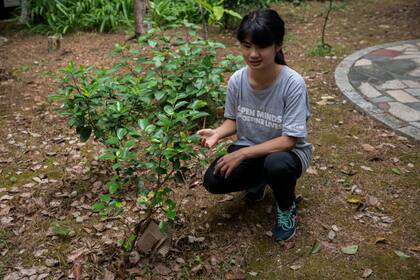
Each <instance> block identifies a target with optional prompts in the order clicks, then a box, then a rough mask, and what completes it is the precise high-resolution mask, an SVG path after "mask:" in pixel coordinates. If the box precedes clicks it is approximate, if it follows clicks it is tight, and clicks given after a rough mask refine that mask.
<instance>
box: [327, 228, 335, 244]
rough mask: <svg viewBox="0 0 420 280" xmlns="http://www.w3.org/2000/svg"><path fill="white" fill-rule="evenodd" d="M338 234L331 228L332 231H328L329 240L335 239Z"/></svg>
mask: <svg viewBox="0 0 420 280" xmlns="http://www.w3.org/2000/svg"><path fill="white" fill-rule="evenodd" d="M336 236H337V234H336V233H335V231H334V230H330V232H328V239H329V240H331V241H332V240H334V238H335V237H336Z"/></svg>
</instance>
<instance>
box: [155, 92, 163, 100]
mask: <svg viewBox="0 0 420 280" xmlns="http://www.w3.org/2000/svg"><path fill="white" fill-rule="evenodd" d="M163 97H165V92H163V91H157V92H155V98H156V100H157V101H160V100H161V99H162V98H163Z"/></svg>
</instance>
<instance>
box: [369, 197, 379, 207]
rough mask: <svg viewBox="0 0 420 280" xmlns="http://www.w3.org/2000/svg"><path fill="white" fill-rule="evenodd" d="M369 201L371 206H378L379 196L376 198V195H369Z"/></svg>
mask: <svg viewBox="0 0 420 280" xmlns="http://www.w3.org/2000/svg"><path fill="white" fill-rule="evenodd" d="M367 202H368V204H369V205H371V206H376V205H378V203H379V200H378V198H376V197H374V196H371V195H369V196H368V199H367Z"/></svg>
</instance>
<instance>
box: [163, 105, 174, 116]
mask: <svg viewBox="0 0 420 280" xmlns="http://www.w3.org/2000/svg"><path fill="white" fill-rule="evenodd" d="M163 110H164V111H165V113H166V114H168V115H172V114H173V113H174V109H173V108H172V106H169V105H166V106H165V107H164V108H163Z"/></svg>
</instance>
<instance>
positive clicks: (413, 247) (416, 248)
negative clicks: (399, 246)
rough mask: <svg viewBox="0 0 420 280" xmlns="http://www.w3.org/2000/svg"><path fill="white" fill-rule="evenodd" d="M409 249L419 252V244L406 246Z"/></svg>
mask: <svg viewBox="0 0 420 280" xmlns="http://www.w3.org/2000/svg"><path fill="white" fill-rule="evenodd" d="M408 250H409V251H412V252H416V253H420V245H415V246H411V247H409V248H408Z"/></svg>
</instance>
